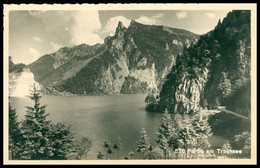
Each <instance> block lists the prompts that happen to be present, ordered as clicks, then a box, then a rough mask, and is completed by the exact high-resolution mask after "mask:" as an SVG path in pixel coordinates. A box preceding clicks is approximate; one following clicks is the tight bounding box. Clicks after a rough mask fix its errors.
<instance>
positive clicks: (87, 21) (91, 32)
mask: <svg viewBox="0 0 260 168" xmlns="http://www.w3.org/2000/svg"><path fill="white" fill-rule="evenodd" d="M73 19H74V24H73V25H72V28H71V43H72V44H74V45H78V44H82V43H86V44H88V45H94V44H96V43H103V40H102V39H101V38H100V36H99V35H98V33H97V32H98V31H99V30H100V28H101V23H100V20H99V14H98V11H97V10H95V11H94V10H91V11H77V12H75V14H74V16H73Z"/></svg>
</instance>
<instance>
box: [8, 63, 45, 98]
mask: <svg viewBox="0 0 260 168" xmlns="http://www.w3.org/2000/svg"><path fill="white" fill-rule="evenodd" d="M33 85H35V86H36V87H37V88H39V89H41V88H42V87H41V86H40V84H39V83H37V82H35V80H34V75H33V73H31V72H30V70H29V69H28V68H27V67H26V65H24V64H16V65H15V64H14V63H13V62H12V61H11V59H10V58H9V96H14V97H25V96H28V95H29V93H30V90H31V89H32V86H33Z"/></svg>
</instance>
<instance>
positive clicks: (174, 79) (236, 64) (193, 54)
mask: <svg viewBox="0 0 260 168" xmlns="http://www.w3.org/2000/svg"><path fill="white" fill-rule="evenodd" d="M174 43H176V44H177V42H174ZM250 60H251V43H250V11H232V12H230V13H228V15H227V17H226V18H224V20H223V22H222V23H221V22H220V21H219V23H218V25H217V26H216V27H215V29H214V30H213V31H210V32H209V33H207V34H206V35H203V36H201V37H200V39H199V40H198V42H197V43H196V44H192V45H191V46H190V47H189V48H184V50H183V52H182V54H180V55H179V56H178V58H177V60H176V66H173V67H172V69H171V72H170V73H169V74H168V75H167V77H166V81H165V83H164V84H163V87H162V90H161V92H160V96H159V97H160V102H159V108H160V109H165V108H167V109H168V110H169V111H171V112H175V113H192V112H196V111H199V110H200V107H206V106H207V107H208V108H213V107H214V106H216V105H219V104H221V105H225V106H227V108H230V109H235V107H233V105H232V104H233V103H234V102H236V104H239V102H238V101H241V99H239V100H238V98H235V97H236V95H240V96H241V95H246V96H247V97H249V96H248V94H249V95H250V85H248V83H249V82H250ZM245 86H246V87H245ZM248 86H249V87H248ZM245 88H247V89H245ZM241 89H242V90H243V91H241ZM241 92H242V93H241ZM247 99H248V98H247ZM246 110H247V111H248V110H250V105H249V106H248V105H246Z"/></svg>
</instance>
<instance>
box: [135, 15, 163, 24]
mask: <svg viewBox="0 0 260 168" xmlns="http://www.w3.org/2000/svg"><path fill="white" fill-rule="evenodd" d="M163 16H164V14H163V13H158V14H156V15H153V16H151V17H147V16H143V15H141V16H140V17H139V18H138V19H136V21H137V22H139V23H142V24H147V25H155V24H161V21H160V20H159V19H161V18H162V17H163Z"/></svg>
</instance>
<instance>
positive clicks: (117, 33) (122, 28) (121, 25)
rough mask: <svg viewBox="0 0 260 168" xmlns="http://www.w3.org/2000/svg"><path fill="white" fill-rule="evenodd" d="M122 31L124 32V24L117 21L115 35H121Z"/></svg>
mask: <svg viewBox="0 0 260 168" xmlns="http://www.w3.org/2000/svg"><path fill="white" fill-rule="evenodd" d="M124 30H126V27H125V26H124V24H123V23H122V22H121V21H119V22H118V25H117V28H116V35H119V34H122V32H124Z"/></svg>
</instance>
